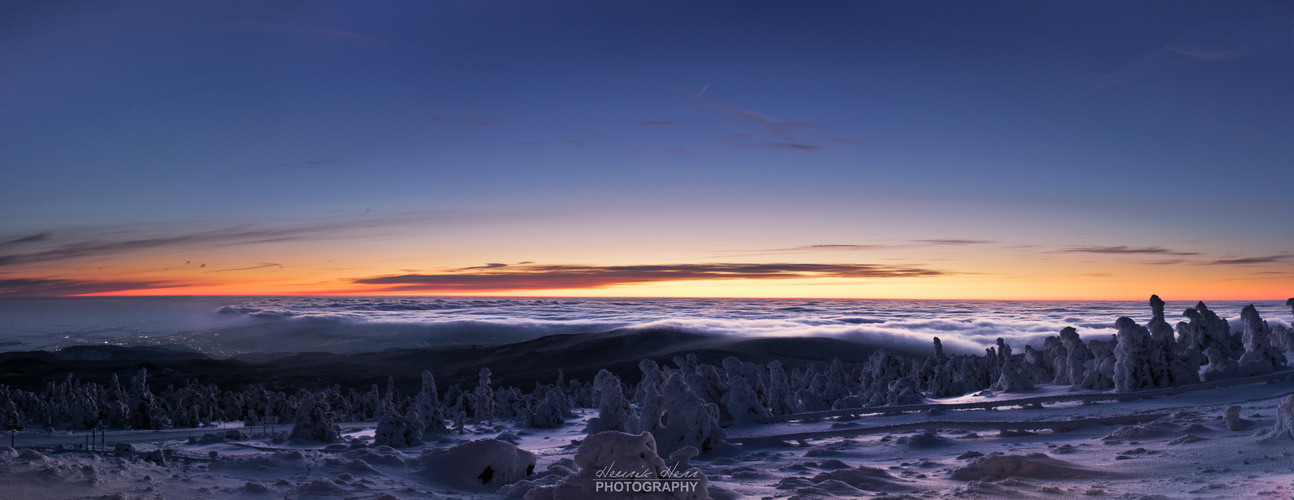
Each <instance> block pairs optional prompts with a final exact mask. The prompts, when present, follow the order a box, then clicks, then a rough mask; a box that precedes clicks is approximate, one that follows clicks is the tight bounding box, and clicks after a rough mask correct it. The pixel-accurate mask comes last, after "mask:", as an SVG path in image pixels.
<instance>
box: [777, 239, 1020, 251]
mask: <svg viewBox="0 0 1294 500" xmlns="http://www.w3.org/2000/svg"><path fill="white" fill-rule="evenodd" d="M992 243H997V242H996V241H993V240H968V239H955V238H936V239H924V240H908V241H907V242H904V243H874V244H866V245H848V244H827V245H804V246H798V247H790V248H780V249H776V250H773V251H777V252H811V251H848V252H854V251H863V250H892V249H898V248H920V247H931V246H965V245H988V244H992Z"/></svg>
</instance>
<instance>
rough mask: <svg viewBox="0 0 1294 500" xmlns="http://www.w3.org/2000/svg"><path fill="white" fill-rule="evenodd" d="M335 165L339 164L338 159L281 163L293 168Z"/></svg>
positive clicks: (283, 165)
mask: <svg viewBox="0 0 1294 500" xmlns="http://www.w3.org/2000/svg"><path fill="white" fill-rule="evenodd" d="M334 165H337V160H312V161H300V162H283V163H280V164H279V166H280V167H292V168H323V167H331V166H334Z"/></svg>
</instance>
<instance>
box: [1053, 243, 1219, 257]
mask: <svg viewBox="0 0 1294 500" xmlns="http://www.w3.org/2000/svg"><path fill="white" fill-rule="evenodd" d="M1059 252H1060V253H1095V254H1114V255H1137V254H1148V255H1179V256H1187V255H1199V253H1198V252H1179V251H1176V250H1169V249H1167V248H1163V247H1130V246H1127V245H1117V246H1080V247H1071V248H1067V249H1064V250H1059Z"/></svg>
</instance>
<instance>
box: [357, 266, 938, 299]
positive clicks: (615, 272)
mask: <svg viewBox="0 0 1294 500" xmlns="http://www.w3.org/2000/svg"><path fill="white" fill-rule="evenodd" d="M469 270H470V272H464V271H469ZM948 274H951V273H949V272H946V271H940V270H935V269H926V268H922V267H905V266H888V265H880V264H786V263H776V264H672V265H638V266H579V265H544V266H540V265H527V266H496V265H493V264H491V265H486V266H478V267H473V268H466V269H459V270H457V271H451V272H446V273H441V274H403V275H397V276H376V277H368V278H359V279H355V280H354V283H357V284H364V285H378V286H381V287H382V288H381V289H382V290H384V291H406V292H416V291H509V290H558V289H581V288H603V287H608V286H616V285H632V284H641V283H653V282H663V281H708V280H734V279H761V280H770V279H805V278H919V277H931V276H944V275H948Z"/></svg>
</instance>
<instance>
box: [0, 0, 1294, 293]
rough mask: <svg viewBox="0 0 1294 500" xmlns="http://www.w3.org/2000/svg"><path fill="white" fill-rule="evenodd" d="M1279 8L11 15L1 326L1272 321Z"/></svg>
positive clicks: (1285, 58) (955, 5)
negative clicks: (1066, 317) (790, 302)
mask: <svg viewBox="0 0 1294 500" xmlns="http://www.w3.org/2000/svg"><path fill="white" fill-rule="evenodd" d="M1292 116H1294V7H1291V2H1290V1H1288V0H1285V1H1276V0H1257V1H1250V2H1194V1H1182V0H1171V1H1140V2H1123V1H1085V2H1034V1H1016V2H993V1H988V2H960V1H950V2H933V1H931V2H924V1H922V2H812V3H804V2H758V1H753V2H690V1H684V2H671V1H650V2H562V1H551V2H521V1H516V2H509V1H499V2H469V1H462V2H424V1H416V2H396V1H392V2H307V1H284V2H250V1H248V2H239V1H227V2H35V1H32V2H5V3H4V4H3V5H0V179H3V181H2V182H0V296H61V295H86V294H101V295H102V294H106V295H336V294H342V295H496V296H497V295H530V296H625V297H630V296H644V297H652V296H684V297H841V298H929V299H1058V300H1069V299H1137V300H1144V299H1145V297H1147V296H1149V295H1150V294H1151V293H1157V294H1159V295H1161V296H1163V297H1165V298H1166V299H1169V300H1196V299H1213V300H1218V299H1283V298H1285V297H1289V296H1292V295H1294V231H1292V230H1291V228H1294V168H1291V166H1294V119H1291V117H1292Z"/></svg>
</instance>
